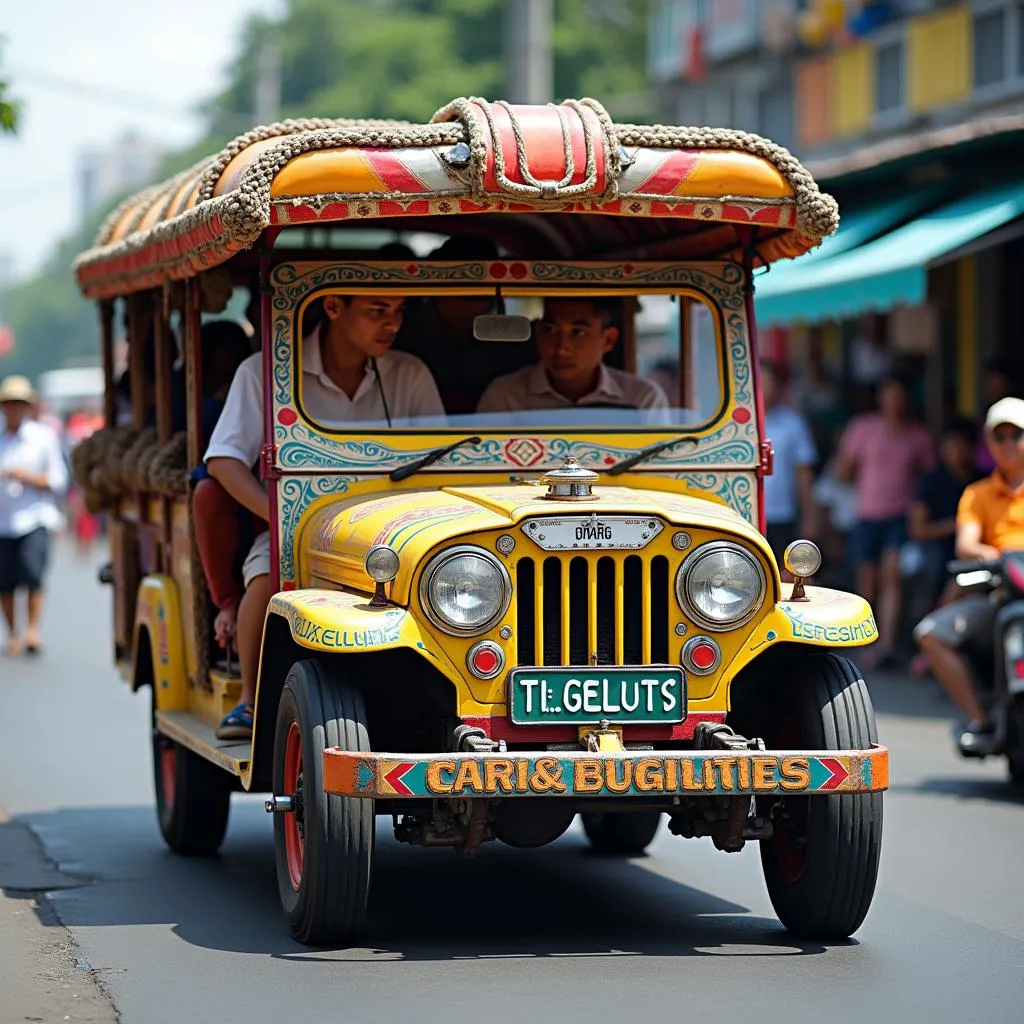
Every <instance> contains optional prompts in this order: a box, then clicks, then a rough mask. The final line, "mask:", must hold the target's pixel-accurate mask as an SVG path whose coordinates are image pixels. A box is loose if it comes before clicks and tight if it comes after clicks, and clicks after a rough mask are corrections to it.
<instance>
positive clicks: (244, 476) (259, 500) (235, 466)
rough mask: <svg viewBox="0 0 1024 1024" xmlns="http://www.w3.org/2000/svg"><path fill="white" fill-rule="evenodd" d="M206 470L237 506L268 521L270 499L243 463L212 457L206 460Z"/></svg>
mask: <svg viewBox="0 0 1024 1024" xmlns="http://www.w3.org/2000/svg"><path fill="white" fill-rule="evenodd" d="M206 470H207V472H208V473H209V474H210V476H212V477H213V479H214V480H216V481H217V482H218V483H219V484H220V485H221V487H223V488H224V490H225V491H227V492H228V494H230V495H231V497H232V498H234V499H235V501H237V502H238V504H239V505H242V506H244V507H245V508H247V509H248V510H249V511H250V512H251V513H252V514H253V515H255V516H259V517H260V518H261V519H264V520H267V521H269V519H270V498H269V496H268V495H267V492H266V491H265V490H264V488H263V484H262V483H260V481H259V480H257V479H256V477H255V476H254V475H253V472H252V470H251V469H250V468H249V467H248V466H247V465H246V464H245V463H244V462H242V461H241V460H240V459H235V458H232V457H230V456H224V455H222V456H213V457H211V458H209V459H208V460H207V462H206Z"/></svg>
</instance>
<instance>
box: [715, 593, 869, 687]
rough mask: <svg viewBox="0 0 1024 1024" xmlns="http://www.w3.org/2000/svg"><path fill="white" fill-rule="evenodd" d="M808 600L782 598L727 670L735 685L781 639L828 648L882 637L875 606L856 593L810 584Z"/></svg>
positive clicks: (757, 627) (758, 625)
mask: <svg viewBox="0 0 1024 1024" xmlns="http://www.w3.org/2000/svg"><path fill="white" fill-rule="evenodd" d="M806 594H807V600H806V601H780V602H778V604H776V605H775V607H774V608H773V609H772V610H771V611H770V612H769V613H768V614H767V615H766V616H765V617H764V618H763V619H762V620H761V621H760V622H759V623H758V624H757V626H756V627H755V628H754V629H753V631H752V632H751V634H750V636H749V638H748V639H747V642H746V644H744V646H743V647H742V648H740V650H739V652H738V653H737V655H736V657H735V658H733V660H732V662H731V664H730V665H729V667H728V669H727V670H726V672H725V677H724V681H726V682H727V683H728V684H730V685H731V683H732V680H733V678H734V677H735V676H736V675H738V674H739V672H740V670H741V669H743V668H746V666H747V665H749V664H750V663H751V662H752V661H754V659H755V658H758V657H760V655H762V654H764V652H765V651H767V650H768V649H769V648H770V647H773V646H775V645H776V644H781V643H798V644H806V645H808V646H810V647H823V648H826V649H829V648H837V647H866V646H867V645H868V644H871V643H874V642H875V640H876V639H877V638H878V626H877V625H876V624H875V617H874V615H873V614H872V612H871V606H870V605H869V604H868V603H867V601H865V600H864V598H862V597H859V596H858V595H856V594H848V593H846V592H845V591H842V590H830V589H829V588H827V587H807V588H806Z"/></svg>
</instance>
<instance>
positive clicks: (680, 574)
mask: <svg viewBox="0 0 1024 1024" xmlns="http://www.w3.org/2000/svg"><path fill="white" fill-rule="evenodd" d="M717 551H729V552H731V553H733V554H736V555H739V556H740V557H741V558H744V559H746V560H747V562H749V563H750V564H751V565H752V566H753V567H754V569H755V571H756V572H757V578H758V590H757V595H756V596H755V598H754V600H753V601H752V602H751V604H750V607H749V608H748V609H747V611H745V612H744V613H743V614H742V615H740V616H737V617H736V618H732V619H728V620H723V619H712V618H709V617H708V616H707V615H705V614H704V613H703V612H702V611H701V610H700V609H699V608H698V607H697V604H696V602H695V601H693V600H692V599H691V597H690V592H689V588H688V586H687V580H688V578H689V575H690V572H691V570H692V569H693V567H694V566H695V565H696V564H697V563H698V562H699V561H701V560H703V559H704V558H707V557H708V556H709V555H713V554H714V553H715V552H717ZM675 592H676V601H677V602H678V604H679V607H680V608H681V609H682V610H683V612H684V613H685V614H686V615H688V616H689V617H690V618H691V619H692V620H693V621H694V622H695V623H697V625H699V626H702V627H703V628H704V629H707V630H710V631H712V632H715V633H727V632H729V630H732V629H738V628H739V627H740V626H745V625H746V624H747V623H748V622H749V621H750V620H751V619H752V618H754V616H755V615H757V613H758V612H759V611H760V610H761V608H762V607H763V606H764V599H765V595H766V594H767V592H768V577H767V575H766V574H765V571H764V566H763V565H761V562H760V561H759V560H758V558H757V556H756V555H755V554H754V553H753V552H751V551H749V550H748V549H747V548H745V547H743V545H742V544H736V543H734V542H733V541H729V540H712V541H708V542H706V543H704V544H701V545H700V546H699V547H698V548H696V549H695V550H694V551H692V552H690V554H689V555H688V556H687V557H686V558H685V559H683V562H682V564H681V565H680V566H679V569H678V571H677V572H676V579H675Z"/></svg>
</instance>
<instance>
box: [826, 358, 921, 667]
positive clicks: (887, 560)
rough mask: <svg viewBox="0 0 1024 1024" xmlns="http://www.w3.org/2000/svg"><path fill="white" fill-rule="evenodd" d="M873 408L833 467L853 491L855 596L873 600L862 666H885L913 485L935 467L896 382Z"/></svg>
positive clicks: (890, 653) (853, 427) (849, 433)
mask: <svg viewBox="0 0 1024 1024" xmlns="http://www.w3.org/2000/svg"><path fill="white" fill-rule="evenodd" d="M878 408H879V411H878V412H875V413H864V414H862V415H860V416H855V417H854V418H853V419H852V420H851V421H850V424H849V426H847V428H846V430H845V431H844V433H843V437H842V440H841V441H840V444H839V467H838V469H837V476H838V477H839V478H840V479H841V480H848V481H850V482H852V483H853V484H854V486H855V487H856V489H857V525H856V526H855V527H854V530H853V536H852V538H851V540H852V543H853V549H854V550H853V554H854V557H855V559H856V567H857V568H856V576H857V591H858V592H859V593H860V595H861V596H862V597H864V598H866V599H867V600H868V601H870V602H871V603H872V604H874V603H875V602H876V599H877V614H878V646H877V647H876V648H874V649H869V650H868V651H867V652H865V654H866V657H865V659H864V662H865V665H866V667H868V668H874V667H876V666H877V667H883V666H886V665H888V664H891V663H892V662H893V659H894V650H895V644H896V632H897V629H898V628H899V618H900V592H901V577H900V549H901V548H902V547H903V545H904V544H905V543H906V540H907V512H908V510H909V508H910V505H911V502H912V500H913V498H914V495H915V493H916V491H917V483H918V480H919V479H920V477H921V476H922V475H923V474H924V473H928V472H930V471H931V470H932V469H934V468H935V450H934V445H933V444H932V439H931V436H930V435H929V433H928V431H927V430H925V428H924V427H923V426H921V424H919V423H917V422H915V421H914V420H913V419H912V417H911V413H910V397H909V394H908V391H907V386H906V384H905V383H904V382H903V381H902V380H900V379H899V378H896V377H890V378H887V379H886V380H884V381H883V382H882V383H881V384H880V385H879V388H878Z"/></svg>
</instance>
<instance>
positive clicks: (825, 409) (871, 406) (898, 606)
mask: <svg viewBox="0 0 1024 1024" xmlns="http://www.w3.org/2000/svg"><path fill="white" fill-rule="evenodd" d="M868 355H870V353H868ZM862 364H863V365H860V366H859V367H857V368H856V369H857V371H858V373H859V379H860V381H861V387H860V388H859V390H858V393H857V398H856V400H855V405H854V408H844V407H843V405H842V404H841V402H840V401H839V398H838V390H839V389H838V388H836V387H835V386H834V385H831V384H830V383H829V382H827V381H825V380H822V379H820V378H818V379H808V377H802V378H801V379H799V380H796V381H788V382H787V381H786V379H785V375H784V373H783V372H782V369H781V368H780V367H779V366H778V365H776V364H773V363H771V362H764V363H762V367H761V369H762V382H763V394H764V403H765V417H766V423H765V428H766V434H767V436H768V437H769V439H770V440H771V442H772V446H773V448H774V451H775V468H774V472H773V474H772V475H771V476H770V477H768V478H767V479H766V481H765V504H766V517H767V523H768V529H767V535H768V539H769V542H770V543H771V545H772V548H773V550H774V551H775V553H776V556H777V557H778V558H779V560H780V563H781V560H782V555H783V552H784V550H785V547H786V545H787V544H788V543H789V542H791V541H792V540H794V539H796V538H797V537H807V538H810V539H813V540H815V541H817V542H818V544H819V546H820V547H821V549H822V552H823V555H824V566H823V569H822V581H823V582H824V583H826V584H827V585H831V586H835V587H838V588H841V589H846V590H852V591H854V592H855V593H858V594H860V595H862V596H863V597H865V598H867V600H869V601H870V602H871V603H872V605H873V607H874V610H875V615H876V618H877V621H878V629H879V638H878V642H877V643H876V644H875V645H874V646H873V647H872V648H870V649H869V650H867V651H866V652H865V656H864V658H862V660H863V661H864V662H865V667H869V668H870V667H879V668H887V667H888V668H897V667H909V668H910V669H911V670H912V671H914V672H915V673H917V674H923V673H924V672H926V671H927V667H928V666H927V661H926V660H925V659H924V658H923V657H922V656H921V655H920V654H915V653H914V650H915V647H914V644H913V640H912V630H913V627H914V624H915V623H916V622H918V621H919V620H920V619H921V617H922V616H923V615H925V614H927V613H928V612H929V611H932V610H933V609H935V608H936V607H939V606H941V605H943V604H946V603H948V602H949V601H951V600H953V599H954V597H955V589H954V587H953V586H952V584H951V583H950V579H949V574H948V572H947V569H946V566H947V563H948V562H950V561H951V560H952V559H953V558H954V546H955V539H956V512H957V505H958V503H959V500H960V496H961V495H962V494H963V491H964V489H965V488H966V487H967V486H968V485H969V484H971V483H973V482H974V481H975V480H978V479H980V478H981V477H983V476H986V475H987V474H989V473H991V472H992V469H993V464H992V459H991V455H990V454H989V451H988V448H987V446H986V444H985V442H984V436H983V431H982V429H981V420H980V419H979V420H978V421H977V422H975V421H974V420H972V419H969V418H964V417H957V416H951V417H949V418H948V419H947V420H946V422H945V423H944V424H943V426H942V428H941V430H940V431H938V432H933V431H929V430H928V429H926V428H925V427H924V425H923V424H922V423H921V421H920V419H919V418H918V416H917V414H916V410H915V408H914V400H913V390H914V389H913V382H912V380H911V379H910V378H908V377H906V376H901V375H900V374H899V373H896V372H893V367H892V366H891V365H890V364H888V363H885V362H883V361H879V362H878V363H877V365H873V366H868V365H867V364H866V363H865V362H864V361H863V360H862ZM1015 393H1016V391H1015V384H1014V381H1013V379H1012V374H1011V372H1010V370H1009V368H1008V367H1007V366H1005V365H1003V364H1002V363H1000V362H998V361H992V362H990V363H989V364H987V366H986V372H985V382H984V400H983V403H982V416H983V415H984V410H985V409H987V408H988V407H989V406H990V405H991V404H993V403H994V402H996V401H998V400H999V399H1001V398H1005V397H1007V396H1009V395H1013V394H1015Z"/></svg>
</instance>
